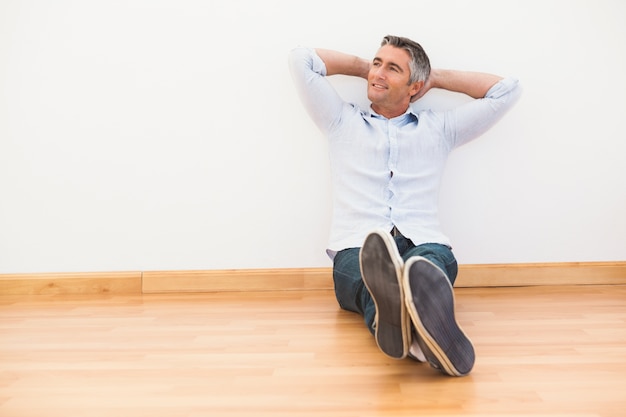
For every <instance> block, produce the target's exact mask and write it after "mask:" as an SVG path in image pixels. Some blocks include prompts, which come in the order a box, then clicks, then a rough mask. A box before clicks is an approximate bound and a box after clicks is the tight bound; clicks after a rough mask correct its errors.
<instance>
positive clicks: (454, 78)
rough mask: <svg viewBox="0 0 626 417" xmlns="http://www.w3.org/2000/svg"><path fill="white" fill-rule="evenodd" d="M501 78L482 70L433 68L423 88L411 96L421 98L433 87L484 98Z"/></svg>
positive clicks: (416, 98)
mask: <svg viewBox="0 0 626 417" xmlns="http://www.w3.org/2000/svg"><path fill="white" fill-rule="evenodd" d="M501 79H502V77H499V76H497V75H493V74H486V73H482V72H470V71H455V70H443V69H433V70H431V72H430V77H428V80H427V81H426V83H425V84H424V86H423V87H422V89H421V90H420V91H419V92H418V93H417V94H416V95H414V96H413V97H411V102H412V103H413V102H415V101H416V100H419V99H420V98H421V97H423V96H424V94H426V93H427V92H428V91H429V90H430V89H431V88H441V89H444V90H448V91H454V92H457V93H463V94H467V95H468V96H470V97H472V98H483V97H485V95H486V94H487V91H489V89H490V88H491V87H493V86H494V85H495V84H496V83H497V82H498V81H500V80H501Z"/></svg>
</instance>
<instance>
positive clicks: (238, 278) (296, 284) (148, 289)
mask: <svg viewBox="0 0 626 417" xmlns="http://www.w3.org/2000/svg"><path fill="white" fill-rule="evenodd" d="M332 288H333V282H332V270H331V269H330V268H291V269H290V268H286V269H253V270H245V269H244V270H216V271H147V272H144V273H143V292H144V293H146V294H150V293H170V292H216V291H277V290H287V291H293V290H327V289H332Z"/></svg>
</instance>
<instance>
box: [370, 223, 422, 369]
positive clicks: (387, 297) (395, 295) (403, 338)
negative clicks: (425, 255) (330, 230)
mask: <svg viewBox="0 0 626 417" xmlns="http://www.w3.org/2000/svg"><path fill="white" fill-rule="evenodd" d="M359 262H360V266H361V275H362V277H363V282H364V283H365V286H366V287H367V289H368V291H369V292H370V295H371V296H372V299H373V300H374V304H375V306H376V319H375V320H376V322H375V330H374V337H375V339H376V344H377V345H378V347H379V348H380V350H382V351H383V353H384V354H386V355H387V356H389V357H391V358H394V359H403V358H405V357H406V356H407V354H408V352H409V345H410V337H409V332H410V321H409V317H408V313H407V310H406V306H405V305H404V293H403V289H402V268H403V264H404V262H403V261H402V258H401V257H400V254H399V253H398V248H397V246H396V243H395V241H394V240H393V238H392V237H391V235H390V234H388V233H387V232H384V231H382V230H381V231H375V232H373V233H371V234H369V235H368V236H367V238H366V239H365V242H364V243H363V247H362V248H361V251H360V253H359Z"/></svg>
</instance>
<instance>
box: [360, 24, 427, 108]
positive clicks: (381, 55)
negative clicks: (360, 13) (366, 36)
mask: <svg viewBox="0 0 626 417" xmlns="http://www.w3.org/2000/svg"><path fill="white" fill-rule="evenodd" d="M429 75H430V61H429V59H428V56H427V55H426V53H425V52H424V49H422V47H421V46H420V45H419V44H418V43H417V42H414V41H412V40H410V39H407V38H402V37H398V36H385V38H384V39H383V41H382V43H381V47H380V49H379V50H378V52H377V53H376V56H375V57H374V60H373V61H372V65H371V66H370V71H369V74H368V77H367V81H368V88H367V95H368V98H369V99H370V101H371V102H372V108H373V109H374V111H376V112H377V113H379V114H381V115H383V116H385V117H388V118H391V117H396V116H399V115H400V114H402V113H404V112H405V111H406V109H407V108H408V107H409V104H410V102H411V97H413V96H414V95H416V94H417V92H418V91H419V90H420V89H421V88H422V87H423V86H424V83H425V82H426V80H427V79H428V76H429Z"/></svg>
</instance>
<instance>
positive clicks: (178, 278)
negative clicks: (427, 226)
mask: <svg viewBox="0 0 626 417" xmlns="http://www.w3.org/2000/svg"><path fill="white" fill-rule="evenodd" d="M607 284H608V285H620V284H626V262H569V263H526V264H486V265H460V267H459V276H458V278H457V281H456V284H455V285H456V287H459V288H463V287H502V286H504V287H506V286H534V285H607ZM332 288H333V280H332V269H331V268H283V269H233V270H207V271H185V270H182V271H144V272H98V273H89V272H86V273H50V274H0V294H1V295H11V294H23V295H29V294H72V293H74V294H81V293H90V294H97V293H120V294H125V293H141V292H143V293H146V294H153V293H175V292H181V293H185V292H219V291H281V290H285V291H295V290H326V289H332Z"/></svg>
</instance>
